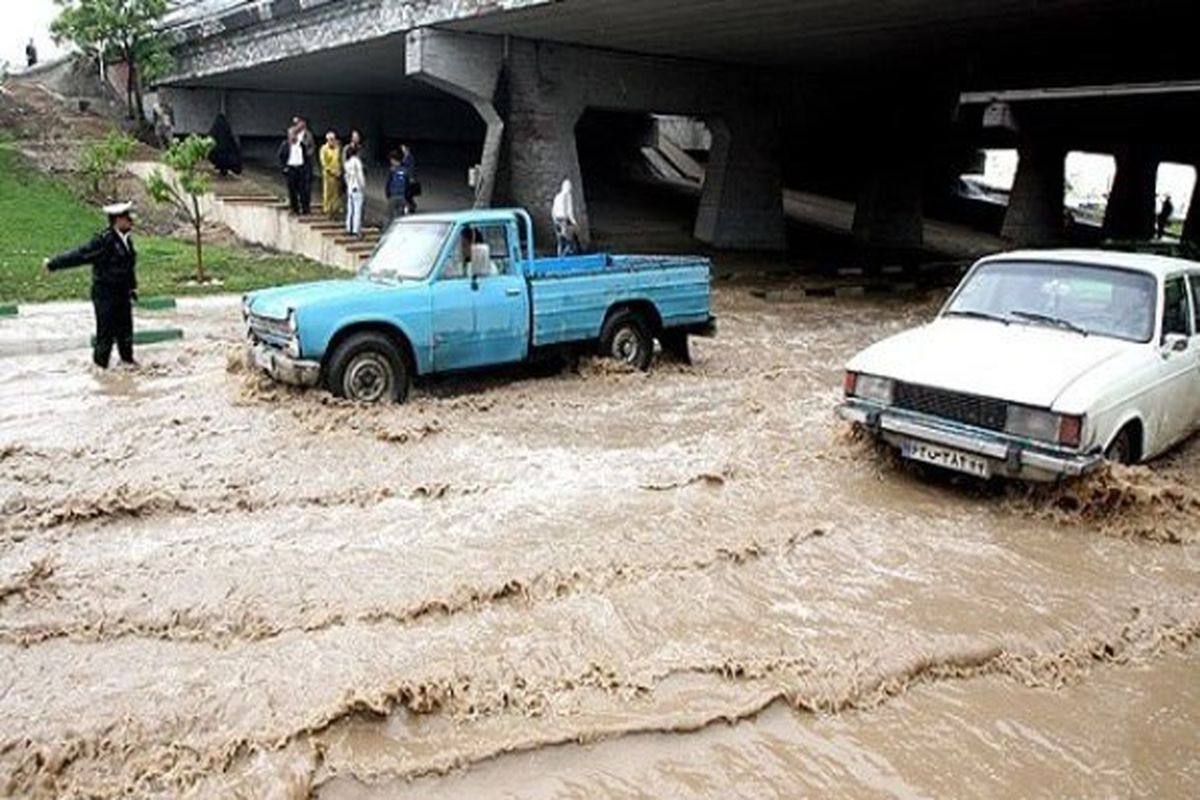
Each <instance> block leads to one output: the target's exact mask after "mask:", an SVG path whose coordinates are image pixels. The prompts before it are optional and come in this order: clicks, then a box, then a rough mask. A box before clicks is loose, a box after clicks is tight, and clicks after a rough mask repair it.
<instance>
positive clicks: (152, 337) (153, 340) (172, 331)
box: [91, 328, 183, 347]
mask: <svg viewBox="0 0 1200 800" xmlns="http://www.w3.org/2000/svg"><path fill="white" fill-rule="evenodd" d="M182 338H183V331H182V330H180V329H179V328H159V329H157V330H148V331H134V332H133V343H134V344H158V343H159V342H173V341H176V340H178V339H182ZM91 343H92V347H95V346H96V337H95V336H93V337H92V338H91Z"/></svg>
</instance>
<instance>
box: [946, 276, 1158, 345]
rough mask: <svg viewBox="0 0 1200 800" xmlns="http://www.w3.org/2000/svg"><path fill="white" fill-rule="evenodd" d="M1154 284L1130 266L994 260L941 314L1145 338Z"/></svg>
mask: <svg viewBox="0 0 1200 800" xmlns="http://www.w3.org/2000/svg"><path fill="white" fill-rule="evenodd" d="M1156 285H1157V284H1156V282H1155V279H1154V276H1152V275H1150V274H1148V273H1144V272H1135V271H1133V270H1123V269H1114V268H1110V267H1100V266H1093V265H1088V264H1067V263H1056V262H1037V261H994V262H991V263H988V264H984V265H983V266H981V267H979V268H978V269H976V270H975V271H974V272H972V273H971V276H970V277H969V278H968V279H967V282H966V283H964V284H963V286H962V288H960V289H959V290H958V292H957V293H956V294H955V295H954V299H953V300H951V302H950V305H949V306H948V307H947V308H946V310H945V311H944V312H943V315H944V316H948V317H954V316H959V317H973V318H975V319H991V320H995V321H997V322H1003V323H1007V324H1015V325H1041V326H1047V327H1054V328H1060V329H1062V330H1066V331H1072V332H1075V333H1078V334H1082V335H1092V334H1095V335H1097V336H1110V337H1113V338H1116V339H1127V340H1129V341H1134V342H1148V341H1150V339H1151V338H1153V335H1154V313H1155V309H1156V302H1157V297H1156Z"/></svg>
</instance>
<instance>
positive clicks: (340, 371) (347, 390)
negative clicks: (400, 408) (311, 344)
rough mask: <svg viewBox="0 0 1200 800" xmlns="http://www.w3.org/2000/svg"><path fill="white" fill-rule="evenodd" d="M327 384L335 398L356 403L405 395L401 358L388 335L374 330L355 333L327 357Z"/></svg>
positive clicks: (397, 399) (405, 371) (406, 382)
mask: <svg viewBox="0 0 1200 800" xmlns="http://www.w3.org/2000/svg"><path fill="white" fill-rule="evenodd" d="M327 383H328V386H329V391H331V392H333V394H334V395H336V396H338V397H344V398H346V399H347V400H354V401H356V402H359V403H378V402H380V401H382V400H393V401H395V402H397V403H403V402H404V401H405V400H406V399H407V398H408V385H409V376H408V368H407V367H406V365H405V363H404V357H403V356H402V355H400V351H399V350H397V349H396V345H395V344H394V343H393V342H392V340H391V339H390V338H388V337H387V336H385V335H384V334H382V333H378V332H375V331H363V332H362V333H356V334H353V335H352V336H350V337H349V338H347V339H346V341H344V342H342V343H341V344H340V345H338V347H337V349H336V350H334V352H333V356H332V357H331V358H330V360H329V372H328V379H327Z"/></svg>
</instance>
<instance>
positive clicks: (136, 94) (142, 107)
mask: <svg viewBox="0 0 1200 800" xmlns="http://www.w3.org/2000/svg"><path fill="white" fill-rule="evenodd" d="M128 65H129V88H130V91H131V92H132V94H133V106H132V112H131V113H134V114H135V115H136V116H135V118H136V119H137V124H138V130H141V129H142V128H143V127H145V125H146V101H145V99H144V98H143V97H142V74H141V72H139V71H138V66H137V62H136V61H135V60H134V58H133V56H132V55H131V56H130V57H129V61H128Z"/></svg>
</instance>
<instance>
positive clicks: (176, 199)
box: [147, 134, 216, 283]
mask: <svg viewBox="0 0 1200 800" xmlns="http://www.w3.org/2000/svg"><path fill="white" fill-rule="evenodd" d="M215 146H216V142H214V141H213V140H212V139H210V138H209V137H207V136H197V135H195V134H192V135H191V136H188V137H187V138H186V139H181V140H178V141H175V142H172V144H171V146H170V147H168V148H167V152H166V155H164V156H163V161H165V162H166V164H167V166H168V167H170V168H171V169H172V171H173V172H174V173H175V174H174V175H173V176H170V177H168V176H166V175H164V174H163V171H162V170H161V169H156V170H155V171H154V172H153V173H151V175H150V180H149V182H148V184H147V186H148V188H149V190H150V196H151V197H153V198H154V201H155V202H157V203H167V204H170V205H173V206H175V207H176V208H178V209H179V210H180V211H182V212H183V213H184V215H185V216H186V217H187V218H188V221H189V222H191V223H192V228H193V229H194V230H195V231H196V282H197V283H207V282H208V277H207V276H206V275H205V274H204V242H203V239H204V236H203V227H204V212H203V210H202V209H201V207H200V198H201V197H202V196H204V195H205V194H207V193H208V191H209V188H210V187H211V184H212V178H211V176H210V174H209V173H208V170H207V167H206V164H207V162H208V156H209V154H210V153H212V150H213V147H215Z"/></svg>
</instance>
